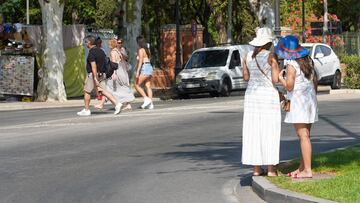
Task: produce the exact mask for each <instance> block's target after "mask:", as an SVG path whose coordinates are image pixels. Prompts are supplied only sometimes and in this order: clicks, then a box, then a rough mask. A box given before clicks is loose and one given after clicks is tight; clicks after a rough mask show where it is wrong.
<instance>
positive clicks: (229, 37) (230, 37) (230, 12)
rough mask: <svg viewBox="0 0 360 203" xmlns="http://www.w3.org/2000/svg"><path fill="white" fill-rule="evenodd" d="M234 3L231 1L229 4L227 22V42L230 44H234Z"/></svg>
mask: <svg viewBox="0 0 360 203" xmlns="http://www.w3.org/2000/svg"><path fill="white" fill-rule="evenodd" d="M232 4H233V2H232V0H229V4H228V20H227V38H228V39H227V42H228V43H232V33H231V28H232V7H233V5H232Z"/></svg>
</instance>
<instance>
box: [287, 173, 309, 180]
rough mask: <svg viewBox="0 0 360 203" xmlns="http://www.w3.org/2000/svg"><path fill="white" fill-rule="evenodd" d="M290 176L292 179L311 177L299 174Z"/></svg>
mask: <svg viewBox="0 0 360 203" xmlns="http://www.w3.org/2000/svg"><path fill="white" fill-rule="evenodd" d="M292 178H294V179H306V178H312V176H299V174H298V173H297V174H295V175H294V176H293V177H292Z"/></svg>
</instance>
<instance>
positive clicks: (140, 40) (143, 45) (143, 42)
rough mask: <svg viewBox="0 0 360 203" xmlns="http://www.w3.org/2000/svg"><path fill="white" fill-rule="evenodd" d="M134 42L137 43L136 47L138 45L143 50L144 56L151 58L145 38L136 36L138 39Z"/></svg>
mask: <svg viewBox="0 0 360 203" xmlns="http://www.w3.org/2000/svg"><path fill="white" fill-rule="evenodd" d="M136 41H137V43H138V45H139V47H140V48H143V49H145V52H146V55H147V56H148V58H150V57H151V54H150V50H149V48H148V46H147V43H146V39H145V37H143V36H141V35H140V36H138V37H137V38H136Z"/></svg>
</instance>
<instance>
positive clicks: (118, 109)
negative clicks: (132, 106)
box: [114, 103, 122, 115]
mask: <svg viewBox="0 0 360 203" xmlns="http://www.w3.org/2000/svg"><path fill="white" fill-rule="evenodd" d="M121 107H122V103H118V104H116V106H115V112H114V114H115V115H116V114H119V113H120V112H121Z"/></svg>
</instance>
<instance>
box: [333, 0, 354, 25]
mask: <svg viewBox="0 0 360 203" xmlns="http://www.w3.org/2000/svg"><path fill="white" fill-rule="evenodd" d="M328 8H329V12H330V13H335V14H336V15H337V16H338V17H339V18H340V19H341V22H342V26H343V30H346V31H357V32H359V31H360V12H359V11H360V1H359V0H341V1H340V0H328Z"/></svg>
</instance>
